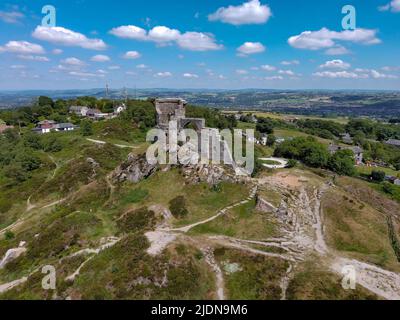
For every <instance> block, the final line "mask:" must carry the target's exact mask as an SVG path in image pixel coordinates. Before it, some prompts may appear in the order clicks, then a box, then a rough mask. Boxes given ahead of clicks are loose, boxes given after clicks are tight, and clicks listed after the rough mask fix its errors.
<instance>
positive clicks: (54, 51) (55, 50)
mask: <svg viewBox="0 0 400 320" xmlns="http://www.w3.org/2000/svg"><path fill="white" fill-rule="evenodd" d="M51 53H52V54H61V53H63V51H62V50H61V49H54V50H53V51H52V52H51Z"/></svg>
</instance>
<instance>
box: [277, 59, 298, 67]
mask: <svg viewBox="0 0 400 320" xmlns="http://www.w3.org/2000/svg"><path fill="white" fill-rule="evenodd" d="M299 64H300V61H299V60H290V61H282V62H281V65H284V66H290V65H299Z"/></svg>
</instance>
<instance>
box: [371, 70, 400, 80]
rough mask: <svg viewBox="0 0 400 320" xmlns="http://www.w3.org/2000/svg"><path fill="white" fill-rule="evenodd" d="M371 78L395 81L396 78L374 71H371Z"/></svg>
mask: <svg viewBox="0 0 400 320" xmlns="http://www.w3.org/2000/svg"><path fill="white" fill-rule="evenodd" d="M371 76H372V78H374V79H397V78H398V77H397V76H395V75H392V74H385V73H381V72H379V71H376V70H371Z"/></svg>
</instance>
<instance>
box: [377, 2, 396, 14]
mask: <svg viewBox="0 0 400 320" xmlns="http://www.w3.org/2000/svg"><path fill="white" fill-rule="evenodd" d="M378 10H379V11H389V10H390V11H392V12H400V0H392V1H391V2H389V3H388V4H386V5H384V6H381V7H378Z"/></svg>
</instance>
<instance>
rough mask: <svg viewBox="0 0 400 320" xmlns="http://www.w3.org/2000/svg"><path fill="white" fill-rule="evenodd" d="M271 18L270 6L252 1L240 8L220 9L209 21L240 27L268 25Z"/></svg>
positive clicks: (256, 0)
mask: <svg viewBox="0 0 400 320" xmlns="http://www.w3.org/2000/svg"><path fill="white" fill-rule="evenodd" d="M271 16H272V12H271V9H270V8H269V7H268V5H261V3H260V1H259V0H250V1H249V2H245V3H243V4H242V5H239V6H229V7H227V8H224V7H223V8H219V9H218V10H217V11H216V12H215V13H213V14H210V15H209V16H208V19H209V20H210V21H222V22H225V23H229V24H233V25H236V26H238V25H242V24H262V23H266V22H267V21H268V19H269V18H270V17H271Z"/></svg>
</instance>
